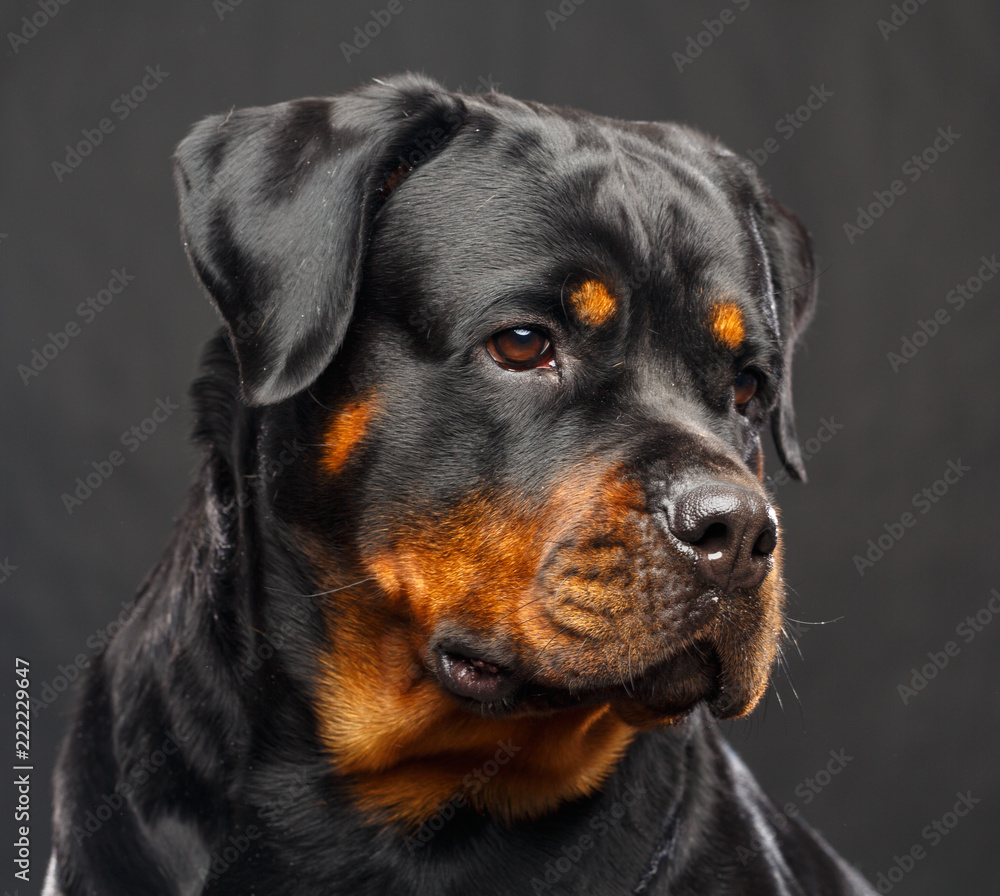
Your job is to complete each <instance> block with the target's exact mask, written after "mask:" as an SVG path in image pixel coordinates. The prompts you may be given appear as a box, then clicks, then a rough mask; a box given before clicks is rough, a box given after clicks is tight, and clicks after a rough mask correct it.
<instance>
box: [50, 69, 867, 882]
mask: <svg viewBox="0 0 1000 896" xmlns="http://www.w3.org/2000/svg"><path fill="white" fill-rule="evenodd" d="M176 181H177V189H178V192H179V196H180V213H181V227H182V236H183V241H184V247H185V249H186V251H187V253H188V256H189V257H190V260H191V264H192V267H193V269H194V272H195V274H196V276H197V278H198V280H199V281H200V282H201V283H202V285H203V286H204V288H205V290H206V291H207V292H208V294H209V296H210V298H211V300H212V301H213V302H214V303H215V305H216V307H217V309H218V311H219V313H220V314H221V317H222V320H223V322H224V324H225V327H224V329H223V330H222V332H220V334H219V335H218V336H216V337H215V339H213V340H212V341H211V342H210V343H209V344H208V347H207V349H206V351H205V355H204V359H203V363H202V368H201V373H200V375H199V377H198V379H197V381H196V382H195V384H194V386H193V388H192V393H191V394H192V401H193V403H194V406H195V411H196V421H197V422H196V427H195V439H196V441H197V443H198V445H199V446H200V449H201V457H202V461H201V465H200V469H199V473H198V476H197V478H196V482H195V484H194V487H193V488H192V491H191V495H190V498H189V501H188V504H187V508H186V510H185V511H184V513H183V515H182V516H181V517H180V520H179V522H178V524H177V528H176V533H175V535H174V538H173V540H172V542H171V544H170V546H169V548H168V550H167V552H166V554H165V555H164V558H163V560H162V561H161V563H160V564H159V565H158V566H157V567H156V569H155V570H154V571H153V572H152V573H151V574H150V576H149V578H148V579H147V580H146V582H145V583H144V584H143V586H142V588H141V590H140V593H139V597H138V599H137V603H136V607H135V610H134V612H133V613H132V615H131V617H130V619H129V622H128V624H127V625H126V626H125V628H124V630H123V631H122V632H121V633H120V634H119V635H118V637H116V638H115V640H114V641H113V643H112V644H111V645H110V646H109V647H108V648H107V650H105V651H104V652H103V653H102V655H101V656H100V657H99V658H98V659H97V660H95V662H94V663H93V664H92V669H91V673H90V675H89V678H88V680H87V681H86V682H85V684H84V686H83V690H82V693H81V696H80V702H79V707H78V710H77V712H76V715H75V718H74V720H73V724H72V730H71V731H70V733H69V734H68V736H67V738H66V742H65V745H64V747H63V751H62V755H61V759H60V763H59V768H58V772H57V776H56V811H55V826H56V835H55V846H54V851H53V857H52V862H51V866H50V871H49V878H48V882H47V884H46V893H47V894H49V896H60V894H62V896H83V894H92V893H99V894H102V896H113V894H145V896H194V894H239V896H244V894H248V893H258V894H297V896H298V894H306V893H309V894H311V893H315V894H335V893H342V894H387V893H392V894H394V896H407V894H413V896H417V894H420V896H427V894H468V893H475V894H479V896H508V894H525V893H529V894H530V893H536V894H537V893H553V894H555V893H566V894H582V893H588V894H631V893H671V894H682V893H689V894H694V893H731V894H778V893H788V894H792V893H803V894H805V893H808V894H820V893H823V894H843V893H855V894H859V893H869V892H871V891H870V890H869V889H868V887H867V885H866V884H865V883H864V882H863V881H862V879H861V878H860V877H859V876H858V875H857V874H856V873H855V872H854V871H852V870H851V869H850V868H849V867H848V866H847V865H846V864H845V863H844V862H843V861H842V860H840V859H839V858H837V856H836V855H835V854H834V853H833V852H832V851H831V849H830V848H829V847H828V846H827V845H826V844H825V843H824V842H823V841H822V840H821V839H819V837H818V836H817V835H816V834H814V833H813V832H811V831H810V830H809V829H808V828H806V827H804V826H802V825H799V824H798V823H795V822H789V821H788V820H787V819H785V818H784V816H782V815H781V814H780V813H779V812H778V811H777V810H776V809H775V808H774V807H773V805H772V804H771V803H770V802H769V801H768V799H767V798H766V797H765V796H764V795H763V794H762V793H761V791H760V789H759V788H758V786H757V785H756V784H755V782H754V780H753V778H752V777H751V775H750V774H749V772H748V771H747V770H746V769H745V767H744V766H743V765H742V764H741V763H740V762H739V760H738V759H737V758H736V757H735V755H734V754H733V753H732V752H731V751H730V750H729V748H728V747H726V746H725V745H724V743H723V742H722V741H721V739H720V737H719V735H718V734H717V732H716V729H715V719H727V718H734V717H737V716H743V715H746V714H747V713H749V712H750V711H751V710H752V709H753V708H754V706H755V705H756V704H757V703H758V702H759V701H760V700H761V698H762V696H763V694H764V692H765V691H766V689H767V687H768V680H769V675H770V671H771V667H772V665H773V663H774V659H775V656H776V653H777V650H778V648H779V642H780V639H781V637H782V607H783V600H784V585H783V582H782V544H783V535H782V530H781V525H780V523H779V517H778V513H777V510H776V508H775V507H774V506H773V505H772V503H771V501H770V499H769V496H768V493H767V491H766V490H765V488H764V485H763V479H764V468H763V452H762V448H761V438H762V433H763V431H764V430H765V429H770V431H771V432H772V433H773V437H774V440H775V443H776V446H777V450H778V454H779V456H780V459H781V461H782V463H783V464H784V466H785V468H786V469H787V471H788V472H789V473H790V475H792V476H794V477H796V478H800V479H801V478H803V476H804V471H803V469H802V459H801V453H800V451H799V448H798V445H797V442H796V436H795V427H794V419H793V412H792V396H791V358H792V351H793V347H794V345H795V342H796V339H797V338H798V336H799V334H800V333H801V331H802V329H803V327H804V326H805V323H806V321H807V319H808V318H809V315H810V312H811V310H812V305H813V300H814V283H815V276H814V270H813V261H812V253H811V249H810V245H809V240H808V237H807V235H806V233H805V231H804V229H803V228H802V226H801V225H800V224H799V222H798V220H797V219H796V218H795V217H794V216H793V215H792V214H791V213H789V212H788V211H786V210H785V209H784V208H783V207H782V206H781V205H779V204H778V203H777V202H776V201H774V200H773V199H771V198H770V196H769V195H768V193H767V192H766V190H765V188H764V187H763V186H762V184H761V183H760V181H759V179H758V178H757V175H756V174H755V170H754V167H753V166H752V165H751V164H749V163H748V162H746V161H743V160H741V159H740V158H738V157H736V156H735V155H733V154H732V153H730V152H729V151H727V150H726V149H725V148H724V147H722V146H720V145H719V144H718V143H716V142H715V141H713V140H710V139H709V138H707V137H705V136H703V135H702V134H700V133H698V132H697V131H694V130H691V129H689V128H686V127H680V126H677V125H671V124H656V123H650V122H643V123H632V122H622V121H614V120H611V119H606V118H601V117H598V116H594V115H588V114H585V113H581V112H575V111H570V110H564V109H556V108H550V107H546V106H542V105H538V104H533V103H524V102H518V101H516V100H513V99H510V98H508V97H505V96H501V95H497V94H489V95H482V96H463V95H459V94H455V93H450V92H447V91H445V90H444V89H443V88H441V87H439V86H437V85H436V84H434V83H432V82H430V81H427V80H424V79H421V78H417V77H400V78H393V79H390V80H387V81H378V82H375V83H372V84H370V85H368V86H366V87H363V88H361V89H359V90H357V91H355V92H353V93H348V94H345V95H342V96H338V97H333V98H328V99H305V100H298V101H295V102H289V103H283V104H281V105H277V106H270V107H266V108H253V109H244V110H237V111H235V112H232V113H230V114H227V115H221V116H216V117H213V118H209V119H207V120H205V121H203V122H202V123H201V124H199V125H197V126H196V127H195V128H194V130H193V131H192V132H191V134H190V136H188V137H187V139H186V140H184V142H183V143H181V145H180V147H179V149H178V151H177V156H176Z"/></svg>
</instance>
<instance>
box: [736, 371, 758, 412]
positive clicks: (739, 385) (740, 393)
mask: <svg viewBox="0 0 1000 896" xmlns="http://www.w3.org/2000/svg"><path fill="white" fill-rule="evenodd" d="M759 385H760V381H759V380H758V379H757V375H756V374H755V373H751V372H750V371H749V370H742V371H740V372H739V373H738V374H736V380H735V382H734V383H733V403H734V404H735V405H736V407H737V408H743V407H744V406H745V405H746V404H748V403H749V401H750V399H751V398H753V397H754V395H756V394H757V387H758V386H759Z"/></svg>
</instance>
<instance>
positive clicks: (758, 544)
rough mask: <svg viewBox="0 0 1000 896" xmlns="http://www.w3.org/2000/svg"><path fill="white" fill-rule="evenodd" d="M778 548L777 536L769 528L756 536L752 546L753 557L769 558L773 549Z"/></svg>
mask: <svg viewBox="0 0 1000 896" xmlns="http://www.w3.org/2000/svg"><path fill="white" fill-rule="evenodd" d="M777 546H778V535H777V533H776V532H775V531H774V529H772V528H771V527H770V526H769V527H768V528H766V529H765V530H764V531H763V532H761V533H760V535H759V536H757V540H756V541H755V542H754V544H753V551H752V553H753V555H754V556H755V557H770V556H771V554H773V553H774V549H775V548H776V547H777Z"/></svg>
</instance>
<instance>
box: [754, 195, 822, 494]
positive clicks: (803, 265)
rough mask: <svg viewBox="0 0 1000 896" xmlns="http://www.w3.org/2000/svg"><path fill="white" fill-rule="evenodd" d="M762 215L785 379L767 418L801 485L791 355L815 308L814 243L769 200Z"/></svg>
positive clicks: (802, 474)
mask: <svg viewBox="0 0 1000 896" xmlns="http://www.w3.org/2000/svg"><path fill="white" fill-rule="evenodd" d="M764 212H765V217H764V222H765V241H766V243H767V245H768V254H769V255H770V262H771V265H770V266H771V280H772V284H773V287H774V295H775V302H776V305H777V312H778V326H779V328H780V333H781V340H782V347H783V351H784V365H783V366H784V377H783V379H782V384H781V394H780V395H779V396H778V400H777V403H776V404H775V407H774V410H773V411H772V413H771V432H772V434H773V436H774V444H775V446H776V447H777V449H778V456H779V457H780V458H781V462H782V463H783V464H784V465H785V469H787V470H788V472H789V473H791V474H792V476H794V477H795V478H796V479H798V480H800V481H802V482H805V479H806V471H805V465H804V464H803V461H802V450H801V449H800V448H799V440H798V436H797V435H796V433H795V410H794V408H793V406H792V354H793V352H794V350H795V345H796V343H797V342H798V340H799V337H800V336H801V335H802V331H803V330H804V329H805V328H806V325H807V324H808V323H809V320H810V318H811V317H812V313H813V310H814V308H815V306H816V279H817V278H816V270H815V259H814V257H813V249H812V240H811V239H810V238H809V234H808V232H807V231H806V229H805V227H804V226H803V225H802V222H801V221H800V220H799V219H798V218H797V217H796V216H795V215H794V214H792V213H791V212H790V211H789V210H788V209H786V208H785V207H784V206H783V205H781V204H780V203H778V202H776V201H775V200H773V199H769V200H767V204H766V206H765V209H764Z"/></svg>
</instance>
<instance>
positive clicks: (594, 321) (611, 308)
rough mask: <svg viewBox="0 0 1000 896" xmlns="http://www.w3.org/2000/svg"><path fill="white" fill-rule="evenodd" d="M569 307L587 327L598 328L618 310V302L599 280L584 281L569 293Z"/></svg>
mask: <svg viewBox="0 0 1000 896" xmlns="http://www.w3.org/2000/svg"><path fill="white" fill-rule="evenodd" d="M569 305H570V307H571V308H572V309H573V312H574V313H575V314H576V316H577V317H578V318H579V319H580V320H581V321H582V322H583V323H585V324H586V325H587V326H589V327H599V326H600V325H601V324H603V323H606V322H607V321H609V320H610V319H611V318H612V317H613V316H614V313H615V311H617V310H618V300H617V299H616V298H615V296H614V295H613V294H612V293H611V291H610V290H609V289H608V288H607V287H606V286H605V285H604V284H603V283H601V281H600V280H584V282H583V283H581V284H580V285H579V286H578V287H576V289H574V290H573V292H572V293H570V296H569Z"/></svg>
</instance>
